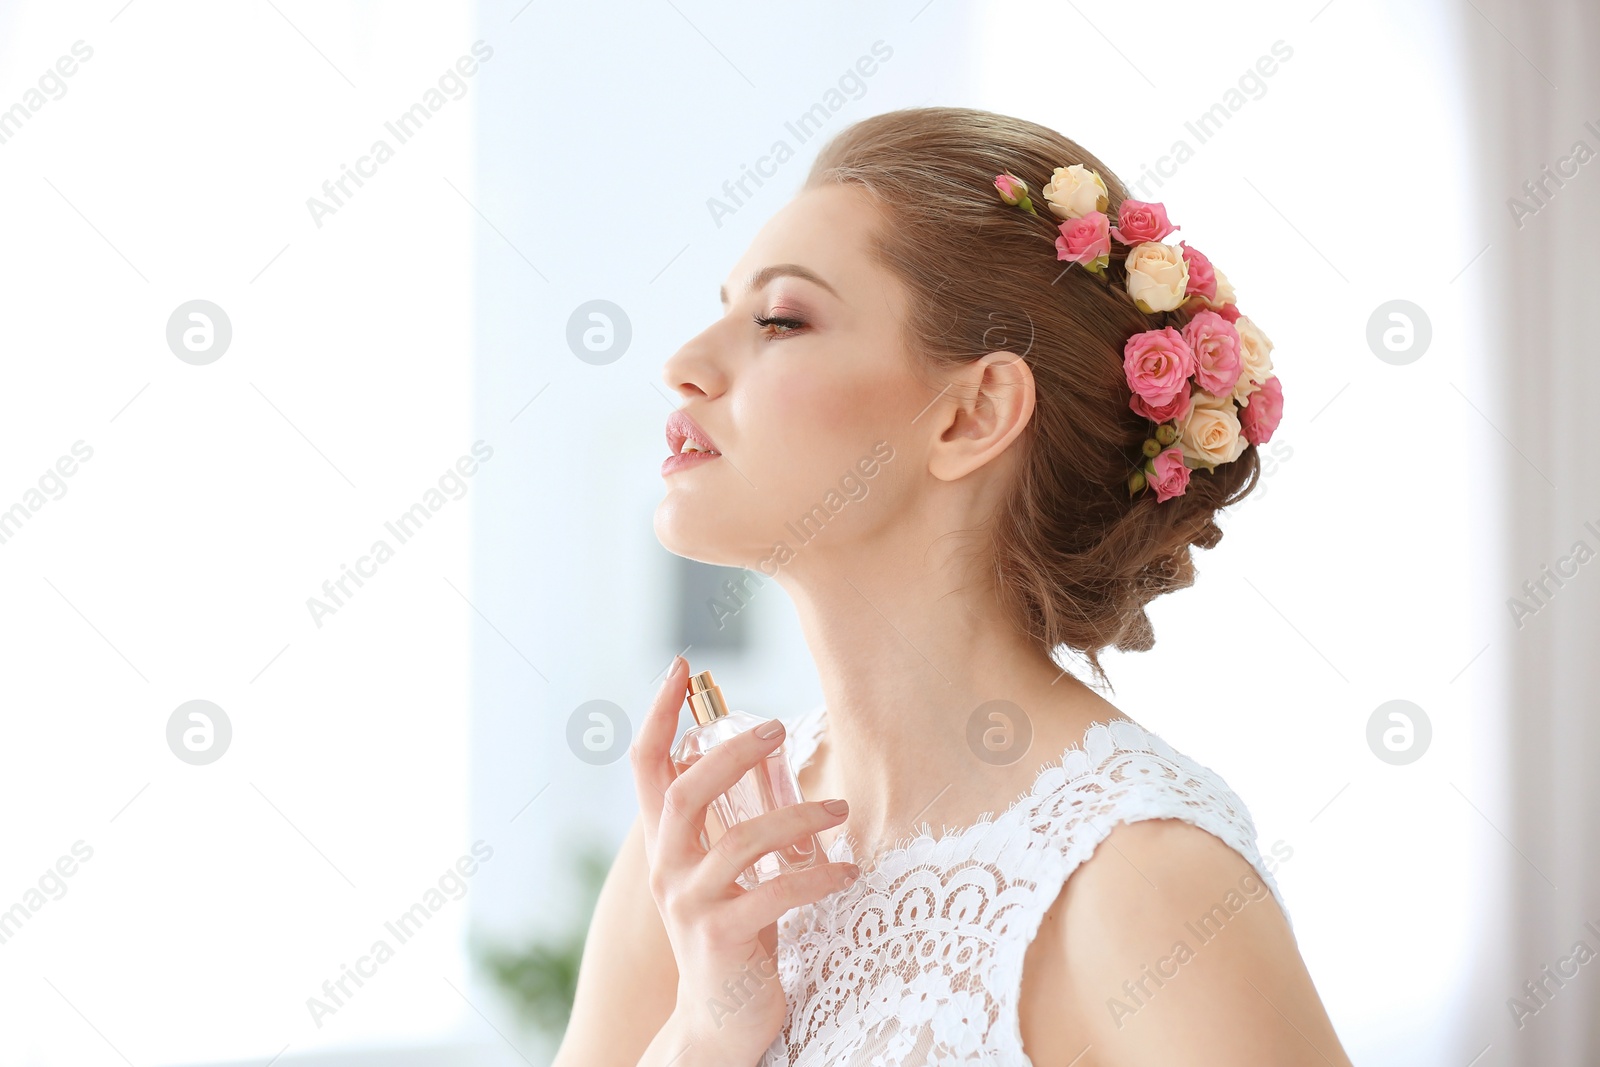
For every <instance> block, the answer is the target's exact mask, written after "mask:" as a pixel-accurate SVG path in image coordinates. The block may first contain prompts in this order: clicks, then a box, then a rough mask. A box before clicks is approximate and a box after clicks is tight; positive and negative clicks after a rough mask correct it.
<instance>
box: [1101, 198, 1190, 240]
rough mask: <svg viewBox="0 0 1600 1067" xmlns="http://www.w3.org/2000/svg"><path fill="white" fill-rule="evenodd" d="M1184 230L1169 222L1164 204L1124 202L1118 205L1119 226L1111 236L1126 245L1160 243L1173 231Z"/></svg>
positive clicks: (1113, 229) (1114, 228) (1139, 201)
mask: <svg viewBox="0 0 1600 1067" xmlns="http://www.w3.org/2000/svg"><path fill="white" fill-rule="evenodd" d="M1177 229H1182V227H1180V226H1174V225H1173V224H1172V223H1170V222H1168V221H1167V208H1166V205H1164V204H1149V203H1146V202H1145V201H1143V200H1124V201H1123V202H1122V203H1121V204H1119V205H1117V224H1116V226H1114V227H1113V228H1112V230H1111V236H1113V237H1115V238H1116V239H1117V240H1119V241H1121V242H1122V243H1123V244H1125V245H1138V244H1144V243H1145V242H1146V241H1159V240H1161V239H1162V238H1163V237H1165V236H1167V234H1169V233H1171V232H1172V231H1173V230H1177Z"/></svg>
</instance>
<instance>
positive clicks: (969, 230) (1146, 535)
mask: <svg viewBox="0 0 1600 1067" xmlns="http://www.w3.org/2000/svg"><path fill="white" fill-rule="evenodd" d="M1074 163H1081V164H1083V165H1084V166H1086V167H1088V168H1090V169H1092V170H1095V171H1097V172H1099V174H1100V177H1101V178H1102V179H1103V180H1104V181H1105V184H1106V189H1107V191H1108V193H1109V194H1110V200H1111V203H1110V207H1109V209H1108V213H1109V214H1110V215H1111V217H1112V218H1113V219H1115V218H1116V213H1117V205H1118V204H1119V203H1120V202H1121V201H1122V200H1123V198H1124V197H1125V196H1126V195H1127V190H1126V189H1125V188H1124V186H1123V184H1122V182H1121V181H1120V180H1119V179H1118V178H1117V177H1116V176H1115V175H1114V174H1113V173H1112V172H1111V170H1110V168H1108V167H1107V166H1106V165H1105V164H1104V163H1102V162H1100V160H1098V159H1096V158H1095V157H1094V156H1093V155H1091V154H1090V153H1088V152H1086V151H1085V150H1084V149H1083V148H1081V147H1079V146H1078V145H1077V144H1076V143H1074V142H1073V141H1071V140H1069V139H1067V138H1066V137H1063V136H1062V135H1061V134H1059V133H1056V132H1055V131H1054V130H1050V129H1046V128H1045V127H1043V126H1039V125H1037V124H1035V123H1032V122H1026V121H1024V120H1022V119H1016V118H1011V117H1008V116H1005V115H997V114H993V113H991V112H987V111H977V110H972V109H968V108H948V107H932V108H911V109H906V110H902V111H892V112H889V113H887V114H882V115H876V116H874V117H872V118H868V119H864V120H862V121H860V122H857V123H855V124H854V125H852V126H850V127H848V128H846V129H844V130H842V131H840V132H839V133H838V134H837V135H836V136H835V137H834V138H833V139H832V140H831V141H830V142H828V144H826V145H825V146H824V147H823V148H822V150H821V153H820V155H818V157H817V159H816V162H815V163H814V164H813V165H812V168H811V172H810V174H809V175H808V177H807V179H806V188H811V187H814V186H819V185H824V184H829V183H838V184H851V185H857V186H860V187H862V188H863V189H865V190H866V192H867V193H868V194H869V195H870V196H871V198H872V200H873V202H874V203H875V205H876V207H877V208H878V210H879V211H880V212H881V213H882V215H883V217H884V220H885V224H884V225H883V226H882V227H881V228H880V229H879V231H878V232H877V233H876V234H874V235H873V247H874V252H875V254H876V255H877V257H878V258H879V260H880V262H882V263H883V264H884V266H886V267H887V268H888V269H889V270H891V271H892V272H893V273H894V274H896V275H897V276H898V277H899V278H900V279H901V281H902V282H904V283H905V284H906V286H907V289H908V291H909V294H910V306H909V313H908V321H907V324H906V327H907V330H908V334H907V340H908V342H909V344H910V347H911V348H912V349H913V350H915V351H918V352H920V353H922V354H923V355H925V356H926V357H927V358H928V359H930V360H932V361H933V362H934V363H935V364H941V365H949V364H955V363H963V362H968V361H971V360H974V359H977V358H979V357H980V356H982V355H983V354H985V353H987V352H992V351H996V350H1008V351H1013V352H1016V353H1017V355H1019V356H1022V357H1024V358H1025V359H1026V360H1027V363H1028V366H1029V368H1030V369H1031V370H1032V372H1033V376H1034V380H1035V383H1036V400H1035V407H1034V412H1033V417H1032V419H1031V420H1030V423H1029V426H1028V428H1027V430H1026V431H1025V432H1024V434H1023V436H1022V438H1020V439H1019V440H1020V441H1022V442H1023V447H1024V450H1025V451H1024V454H1023V457H1022V460H1021V463H1020V465H1019V467H1018V475H1017V481H1016V485H1015V486H1014V490H1013V492H1011V493H1010V494H1009V498H1008V500H1007V503H1006V506H1005V508H1004V510H1003V511H1002V512H1001V513H1000V514H999V515H997V516H996V522H995V524H994V527H993V529H992V539H993V546H994V552H993V566H994V570H995V577H996V579H997V583H998V587H999V590H1000V594H1001V596H1002V598H1003V600H1004V602H1005V603H1006V604H1007V605H1008V606H1009V607H1010V608H1012V609H1013V615H1014V617H1015V619H1016V621H1017V624H1018V626H1019V627H1020V628H1021V630H1022V631H1023V632H1024V633H1026V634H1027V635H1028V636H1029V637H1031V638H1033V639H1034V640H1036V641H1038V642H1039V643H1040V644H1042V645H1043V647H1044V648H1045V649H1046V651H1048V652H1050V653H1052V654H1054V652H1055V651H1056V650H1057V649H1058V648H1059V647H1060V646H1063V645H1065V646H1066V647H1067V648H1069V649H1071V650H1074V651H1076V652H1078V653H1080V654H1081V655H1083V656H1084V657H1085V658H1086V659H1087V661H1088V663H1089V665H1090V667H1091V668H1092V670H1093V673H1094V676H1095V678H1096V679H1097V680H1099V681H1102V682H1107V683H1109V679H1108V678H1107V677H1106V674H1105V671H1104V669H1103V668H1102V667H1101V664H1100V659H1099V655H1098V653H1099V652H1100V650H1101V649H1104V648H1106V647H1108V646H1109V647H1113V648H1116V649H1119V650H1123V651H1136V650H1140V651H1142V650H1144V649H1148V648H1150V647H1151V646H1152V645H1154V644H1155V633H1154V630H1153V629H1152V627H1151V625H1150V619H1149V616H1148V615H1146V613H1145V606H1146V605H1147V604H1148V603H1149V602H1150V601H1151V600H1153V599H1154V598H1155V597H1157V596H1159V595H1161V594H1162V593H1167V592H1171V591H1172V590H1175V589H1182V588H1184V587H1186V586H1189V585H1192V584H1193V583H1194V563H1193V561H1192V559H1191V558H1190V554H1189V546H1191V545H1195V546H1198V547H1200V548H1211V547H1213V546H1214V545H1216V543H1217V542H1218V541H1219V540H1220V539H1221V537H1222V531H1221V529H1219V528H1218V526H1217V524H1216V522H1215V521H1214V516H1215V513H1216V511H1217V509H1219V508H1221V507H1223V506H1225V505H1227V504H1231V503H1234V502H1236V501H1238V500H1239V499H1241V498H1243V497H1244V496H1245V495H1246V494H1247V493H1248V492H1249V491H1250V490H1251V489H1252V488H1254V486H1255V483H1256V480H1257V478H1258V475H1259V470H1260V461H1259V459H1258V458H1257V455H1256V448H1255V446H1254V445H1247V446H1246V447H1245V449H1244V452H1243V453H1242V454H1241V455H1240V456H1239V458H1238V459H1236V460H1234V461H1233V462H1231V463H1225V464H1222V465H1220V466H1218V467H1217V468H1216V470H1215V471H1206V470H1204V469H1197V470H1194V471H1192V472H1191V475H1190V480H1189V487H1188V490H1187V491H1186V492H1185V493H1184V494H1183V495H1182V496H1178V497H1174V498H1172V499H1169V500H1165V501H1160V502H1157V501H1156V499H1155V495H1154V493H1153V491H1151V490H1150V489H1148V488H1147V489H1145V490H1144V491H1143V492H1141V493H1140V494H1138V495H1137V496H1135V497H1132V498H1130V497H1129V494H1128V478H1129V476H1130V475H1131V474H1132V473H1133V472H1134V471H1135V470H1137V469H1138V468H1139V467H1140V466H1141V465H1142V464H1143V462H1144V457H1143V455H1142V453H1141V451H1140V446H1141V445H1142V444H1143V442H1144V440H1145V439H1146V438H1147V437H1149V436H1150V435H1151V431H1152V429H1153V427H1152V426H1151V424H1150V422H1149V420H1148V419H1146V418H1144V417H1143V416H1141V415H1139V414H1136V413H1135V412H1134V411H1133V410H1132V409H1131V408H1129V406H1128V401H1129V399H1130V397H1131V395H1132V394H1131V392H1130V390H1129V388H1128V384H1127V380H1126V378H1125V377H1124V372H1123V365H1122V358H1123V352H1122V350H1123V344H1124V342H1126V340H1127V339H1128V337H1129V336H1131V335H1132V334H1135V333H1138V332H1139V331H1141V330H1147V329H1158V328H1160V327H1163V326H1172V327H1174V328H1176V329H1181V328H1182V327H1183V325H1184V324H1185V323H1186V322H1187V321H1188V319H1189V313H1188V312H1187V311H1184V310H1183V309H1179V310H1176V311H1169V312H1159V313H1154V314H1147V313H1144V312H1141V311H1140V310H1139V309H1138V308H1137V307H1136V306H1135V305H1134V303H1133V300H1132V298H1131V297H1130V296H1129V295H1128V293H1127V289H1126V277H1127V276H1126V271H1125V269H1124V266H1123V260H1124V259H1125V258H1126V253H1127V249H1126V247H1125V246H1122V245H1120V244H1118V243H1116V242H1113V244H1112V251H1111V262H1110V265H1109V266H1108V268H1107V271H1106V274H1105V275H1104V276H1101V277H1096V276H1094V275H1091V274H1089V273H1088V272H1086V271H1084V270H1082V269H1080V268H1076V267H1074V268H1072V269H1068V270H1065V271H1063V268H1064V267H1066V266H1067V264H1065V263H1061V262H1059V261H1058V260H1057V259H1056V257H1055V243H1054V242H1055V238H1056V236H1057V233H1058V231H1057V229H1056V225H1057V223H1059V222H1061V221H1062V220H1061V219H1059V218H1056V217H1055V216H1054V215H1052V214H1051V213H1050V211H1049V209H1048V207H1047V206H1046V203H1045V200H1044V197H1043V195H1042V193H1041V190H1042V189H1043V187H1044V185H1045V183H1046V182H1047V181H1049V179H1050V176H1051V174H1052V172H1053V171H1054V170H1055V168H1057V167H1066V166H1070V165H1072V164H1074ZM1005 171H1009V172H1010V173H1012V174H1014V175H1016V176H1018V177H1020V178H1022V179H1023V180H1024V181H1026V182H1027V183H1028V188H1029V190H1030V191H1031V193H1032V197H1033V201H1034V205H1035V209H1036V210H1037V211H1038V215H1037V216H1034V215H1029V214H1028V213H1027V212H1025V211H1023V210H1022V209H1021V208H1016V207H1011V206H1009V205H1007V204H1005V203H1003V202H1002V201H1001V200H1000V198H999V195H998V193H997V192H996V191H995V188H994V179H995V176H996V175H997V174H1000V173H1002V172H1005Z"/></svg>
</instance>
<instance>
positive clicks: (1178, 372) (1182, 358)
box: [1122, 326, 1194, 407]
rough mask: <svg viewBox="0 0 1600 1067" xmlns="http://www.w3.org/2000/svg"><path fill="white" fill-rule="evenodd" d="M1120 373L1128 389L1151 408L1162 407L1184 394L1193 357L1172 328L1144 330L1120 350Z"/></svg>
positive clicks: (1180, 335) (1192, 371)
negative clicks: (1145, 401) (1126, 379)
mask: <svg viewBox="0 0 1600 1067" xmlns="http://www.w3.org/2000/svg"><path fill="white" fill-rule="evenodd" d="M1122 370H1123V373H1124V374H1126V375H1127V378H1128V387H1129V388H1130V389H1132V390H1133V391H1134V392H1135V393H1137V394H1138V395H1140V396H1142V397H1144V399H1145V400H1147V401H1149V402H1150V404H1151V406H1153V407H1163V406H1165V405H1167V404H1170V403H1172V401H1173V400H1174V399H1176V398H1177V397H1178V396H1179V395H1180V394H1182V393H1184V392H1186V391H1187V387H1188V384H1189V376H1190V375H1191V374H1193V373H1194V353H1192V352H1190V351H1189V345H1188V343H1187V342H1185V341H1184V339H1183V335H1182V334H1180V333H1179V332H1178V331H1177V330H1174V329H1173V328H1172V327H1171V326H1164V327H1162V328H1161V329H1159V330H1145V331H1144V332H1143V333H1136V334H1134V335H1133V336H1132V337H1130V338H1128V341H1127V343H1126V344H1124V345H1123V346H1122Z"/></svg>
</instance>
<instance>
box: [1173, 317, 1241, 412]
mask: <svg viewBox="0 0 1600 1067" xmlns="http://www.w3.org/2000/svg"><path fill="white" fill-rule="evenodd" d="M1183 339H1184V341H1185V343H1187V344H1188V346H1189V351H1191V352H1193V353H1194V365H1195V372H1194V377H1195V381H1196V382H1197V383H1198V384H1199V386H1200V388H1202V389H1204V390H1205V391H1206V392H1208V393H1210V394H1212V395H1213V396H1231V395H1232V393H1233V387H1234V386H1235V385H1237V384H1238V382H1239V372H1240V371H1241V370H1243V369H1244V363H1243V357H1242V356H1241V355H1240V351H1239V349H1240V344H1241V342H1240V340H1239V331H1238V330H1236V329H1234V327H1233V323H1231V322H1229V321H1228V320H1227V319H1225V318H1223V317H1222V316H1221V315H1218V314H1217V313H1216V312H1215V311H1211V310H1206V311H1197V312H1195V315H1194V318H1192V319H1190V320H1189V324H1188V325H1187V326H1185V327H1184V328H1183Z"/></svg>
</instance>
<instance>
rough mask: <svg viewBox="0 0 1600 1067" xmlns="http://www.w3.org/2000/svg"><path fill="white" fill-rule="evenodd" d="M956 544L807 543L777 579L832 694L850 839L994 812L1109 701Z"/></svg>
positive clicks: (837, 778) (834, 747) (835, 771)
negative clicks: (831, 550)
mask: <svg viewBox="0 0 1600 1067" xmlns="http://www.w3.org/2000/svg"><path fill="white" fill-rule="evenodd" d="M920 543H921V544H924V545H926V544H927V542H926V541H922V542H920ZM855 547H856V548H859V547H860V546H859V545H857V546H855ZM956 552H957V550H956V549H954V548H952V549H950V550H948V551H947V553H946V554H945V555H943V556H940V554H939V553H937V552H927V551H909V550H903V549H902V548H901V547H900V546H892V548H891V549H890V550H885V551H878V552H873V553H870V557H871V558H863V556H862V554H861V553H860V552H852V553H851V555H850V558H849V559H848V560H847V561H846V560H841V559H838V558H827V557H824V556H823V555H822V554H821V553H815V554H813V555H812V557H811V558H810V559H808V560H807V561H806V570H805V571H804V572H803V573H801V574H798V575H795V574H790V575H787V576H786V577H785V581H784V584H785V586H786V588H787V589H788V591H789V593H790V595H791V597H792V598H793V600H794V603H795V606H796V609H797V611H798V614H799V618H800V623H801V626H802V627H803V629H804V632H805V637H806V643H807V645H808V646H809V647H810V650H811V654H812V657H813V659H814V660H815V662H816V666H817V671H818V674H819V676H820V679H821V685H822V692H823V698H824V700H825V701H826V708H827V724H828V725H827V733H826V738H827V744H828V753H829V755H828V762H829V772H828V774H829V779H830V781H829V785H828V788H829V789H830V790H832V792H831V793H830V795H831V796H838V795H842V796H844V797H845V798H846V799H848V800H849V801H850V805H851V813H850V817H849V819H848V821H847V823H846V828H847V829H848V830H849V832H850V834H851V836H852V837H853V838H854V839H856V840H857V841H864V842H867V843H869V844H871V843H884V842H886V841H887V840H892V839H896V838H900V837H904V836H909V835H911V834H912V833H914V832H915V831H914V828H915V827H916V826H918V825H920V824H921V823H922V822H924V821H926V822H928V823H929V824H931V825H932V826H934V827H935V828H937V827H938V826H940V825H941V823H942V822H943V823H951V824H955V825H964V824H966V823H967V822H970V821H971V820H972V818H975V816H976V814H977V813H981V812H985V811H991V810H992V811H996V812H998V808H997V807H996V801H997V798H1001V797H1003V798H1004V802H1009V801H1010V800H1011V799H1013V798H1014V797H1015V796H1016V795H1017V794H1018V793H1019V792H1020V791H1022V790H1025V789H1026V788H1027V787H1028V785H1029V784H1031V781H1032V773H1033V771H1034V770H1035V769H1036V767H1037V766H1039V765H1042V764H1043V763H1044V762H1046V760H1047V759H1048V758H1049V757H1051V756H1054V755H1058V754H1059V753H1058V751H1057V750H1056V749H1055V748H1053V747H1051V746H1052V745H1053V743H1054V741H1053V739H1055V738H1060V737H1062V736H1066V735H1068V734H1070V731H1071V730H1073V729H1077V730H1079V731H1080V735H1081V726H1080V725H1079V724H1080V723H1082V724H1086V723H1087V722H1088V721H1090V718H1092V717H1102V718H1103V717H1104V712H1105V709H1107V708H1110V705H1108V704H1107V703H1106V702H1105V701H1103V700H1101V699H1100V698H1099V697H1098V696H1097V695H1096V694H1094V693H1093V692H1092V691H1090V690H1089V689H1088V688H1087V687H1086V686H1084V685H1083V684H1082V683H1081V682H1079V681H1078V680H1077V679H1075V678H1073V677H1071V676H1070V675H1067V674H1065V673H1064V672H1063V671H1062V670H1061V669H1060V668H1059V667H1058V666H1056V664H1055V663H1054V661H1053V660H1051V658H1050V657H1049V655H1047V654H1046V653H1045V651H1044V650H1043V649H1042V648H1040V647H1039V646H1037V645H1036V644H1034V643H1033V642H1031V641H1030V640H1029V639H1028V638H1027V637H1026V636H1025V635H1024V634H1022V633H1020V632H1019V631H1018V629H1017V628H1016V626H1015V624H1014V622H1013V621H1012V620H1011V618H1010V616H1009V615H1008V613H1007V612H1006V610H1005V608H1004V606H1003V605H1002V603H1001V602H1000V599H999V597H998V595H997V594H996V593H995V592H994V590H993V587H992V581H986V580H984V579H985V578H986V575H985V574H983V573H979V574H977V575H974V574H972V573H970V572H968V571H966V570H964V568H963V566H962V560H961V559H960V558H957V556H956ZM966 558H968V559H970V558H971V557H970V554H969V555H968V556H967V557H966ZM986 705H988V706H987V707H985V706H986ZM980 709H982V710H981V711H980ZM1112 710H1113V711H1114V709H1112ZM1064 729H1065V731H1066V733H1064ZM1063 747H1064V746H1063ZM811 799H827V798H825V797H816V798H811Z"/></svg>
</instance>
